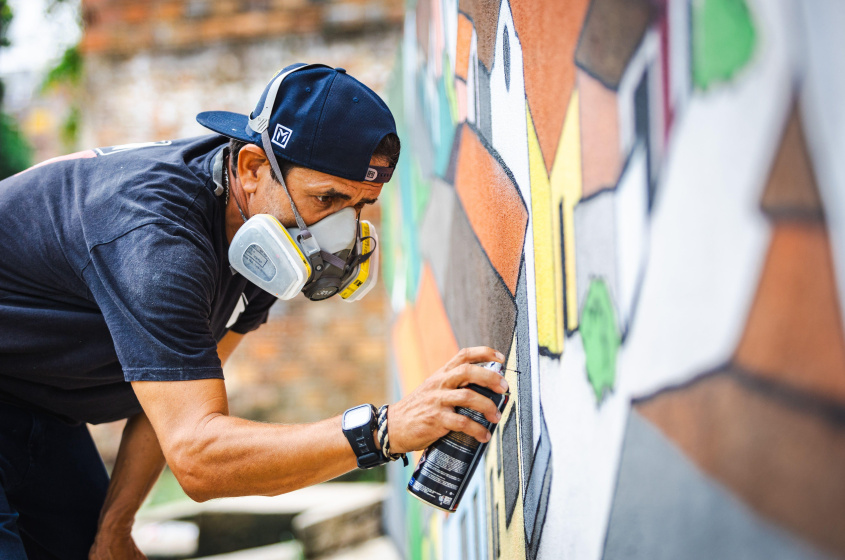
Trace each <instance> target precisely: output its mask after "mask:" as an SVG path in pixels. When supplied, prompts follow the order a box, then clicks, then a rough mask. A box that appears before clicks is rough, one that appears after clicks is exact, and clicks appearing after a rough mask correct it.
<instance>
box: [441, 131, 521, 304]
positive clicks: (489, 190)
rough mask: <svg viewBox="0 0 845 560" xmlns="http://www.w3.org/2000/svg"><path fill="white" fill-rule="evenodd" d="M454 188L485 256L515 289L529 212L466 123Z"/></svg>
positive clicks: (512, 292)
mask: <svg viewBox="0 0 845 560" xmlns="http://www.w3.org/2000/svg"><path fill="white" fill-rule="evenodd" d="M455 189H456V190H457V192H458V197H459V198H460V200H461V204H462V205H463V208H464V212H466V215H467V218H469V222H470V224H471V225H472V229H473V231H474V232H475V235H476V236H477V237H478V240H479V241H480V242H481V246H482V247H483V248H484V252H485V253H487V258H489V259H490V263H491V264H492V265H493V267H494V268H495V269H496V271H498V273H499V275H500V276H501V277H502V279H503V280H504V282H505V285H506V286H507V287H508V289H509V290H510V292H511V294H514V293H516V281H517V278H518V276H519V262H520V259H521V257H522V247H523V243H524V242H525V228H526V226H527V225H528V212H527V210H526V209H525V204H524V202H523V200H522V198H521V197H520V195H519V191H517V188H516V185H515V184H514V183H513V181H511V179H510V177H509V176H508V175H507V173H505V170H504V169H503V168H502V166H501V165H500V163H499V161H498V160H497V159H496V158H494V157H493V156H492V155H491V154H490V152H488V151H487V148H485V147H484V146H483V145H482V144H481V141H480V140H479V139H478V137H477V136H476V135H475V133H474V132H473V131H472V130H471V129H470V128H469V127H468V126H467V125H463V128H462V130H461V144H460V153H459V154H458V166H457V172H456V173H455Z"/></svg>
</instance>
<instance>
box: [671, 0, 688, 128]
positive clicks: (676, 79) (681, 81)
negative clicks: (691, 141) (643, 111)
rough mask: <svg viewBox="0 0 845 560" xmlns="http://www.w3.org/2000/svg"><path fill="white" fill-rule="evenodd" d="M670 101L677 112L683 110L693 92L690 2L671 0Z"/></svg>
mask: <svg viewBox="0 0 845 560" xmlns="http://www.w3.org/2000/svg"><path fill="white" fill-rule="evenodd" d="M666 9H667V11H668V14H667V17H668V19H669V102H670V105H671V106H672V108H673V109H674V111H675V112H676V113H678V112H680V111H683V110H684V107H685V106H686V102H687V99H689V96H690V95H691V94H692V64H691V57H690V54H691V52H692V43H691V41H692V37H691V36H690V30H691V27H690V26H691V25H692V21H691V19H690V10H691V7H690V3H689V2H669V3H668V4H667V6H666Z"/></svg>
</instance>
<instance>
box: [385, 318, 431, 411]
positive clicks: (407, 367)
mask: <svg viewBox="0 0 845 560" xmlns="http://www.w3.org/2000/svg"><path fill="white" fill-rule="evenodd" d="M391 338H392V343H393V355H394V356H395V358H396V363H397V365H398V366H399V383H400V387H401V392H402V394H403V395H407V394H408V393H409V392H411V391H413V390H414V388H415V387H416V386H417V385H419V384H420V383H422V382H423V380H424V379H425V378H426V376H427V375H428V374H427V373H426V371H425V359H424V357H423V350H422V346H421V345H420V339H419V331H418V330H417V324H416V321H415V320H414V316H413V311H412V309H411V308H410V307H406V308H405V309H404V310H403V311H402V312H401V313H400V314H399V316H398V317H397V318H396V322H395V323H394V325H393V332H392V335H391Z"/></svg>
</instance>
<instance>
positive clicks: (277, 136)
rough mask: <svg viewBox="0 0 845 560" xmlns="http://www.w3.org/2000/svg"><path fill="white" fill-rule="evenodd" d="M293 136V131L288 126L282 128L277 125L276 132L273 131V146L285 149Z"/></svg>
mask: <svg viewBox="0 0 845 560" xmlns="http://www.w3.org/2000/svg"><path fill="white" fill-rule="evenodd" d="M291 134H293V131H292V130H291V129H289V128H288V127H286V126H282V125H280V124H277V125H276V130H274V131H273V138H271V140H272V141H273V144H275V145H277V146H278V147H280V148H282V149H285V148H286V147H287V145H288V140H290V136H291Z"/></svg>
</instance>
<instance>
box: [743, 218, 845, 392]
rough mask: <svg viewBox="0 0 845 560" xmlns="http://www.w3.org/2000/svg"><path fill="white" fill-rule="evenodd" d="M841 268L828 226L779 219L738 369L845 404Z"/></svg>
mask: <svg viewBox="0 0 845 560" xmlns="http://www.w3.org/2000/svg"><path fill="white" fill-rule="evenodd" d="M833 270H834V269H833V259H832V254H831V247H830V241H829V240H828V236H827V231H826V230H825V227H824V225H823V224H822V223H821V222H817V223H806V222H776V225H775V227H774V231H773V233H772V242H771V245H770V247H769V254H768V256H767V258H766V264H765V265H764V267H763V274H762V275H761V278H760V285H759V287H758V289H757V295H756V297H755V298H754V303H753V305H752V307H751V313H750V314H749V317H748V322H747V323H746V325H745V332H744V333H743V335H742V339H741V342H740V344H739V348H738V349H737V352H736V362H737V364H739V365H740V366H742V367H743V368H745V369H747V370H749V371H750V372H752V373H753V374H755V375H759V376H762V377H766V378H769V379H773V380H776V381H780V382H783V383H786V384H789V385H792V386H794V387H798V388H800V389H803V390H805V391H808V392H811V393H815V394H818V395H820V396H823V397H826V398H833V399H836V400H838V401H840V402H845V334H843V327H842V317H841V316H840V314H839V309H840V307H839V298H838V296H837V291H836V281H835V279H834V272H833Z"/></svg>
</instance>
